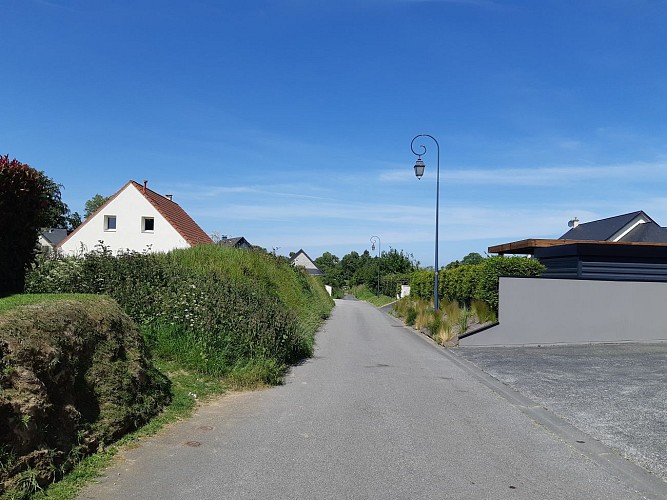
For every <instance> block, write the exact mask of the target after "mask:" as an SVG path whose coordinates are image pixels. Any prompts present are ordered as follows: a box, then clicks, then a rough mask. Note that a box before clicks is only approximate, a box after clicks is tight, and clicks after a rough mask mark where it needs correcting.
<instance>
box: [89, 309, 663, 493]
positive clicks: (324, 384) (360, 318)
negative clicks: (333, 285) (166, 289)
mask: <svg viewBox="0 0 667 500" xmlns="http://www.w3.org/2000/svg"><path fill="white" fill-rule="evenodd" d="M504 387H506V386H503V385H502V384H500V383H498V382H497V381H495V380H494V379H492V378H491V377H489V376H488V375H486V374H483V373H482V372H480V371H479V370H477V369H476V368H472V367H471V366H470V364H469V363H467V362H465V361H462V360H461V359H460V358H458V357H457V356H455V355H453V354H451V353H449V352H447V351H445V350H443V349H440V348H438V347H437V346H435V345H434V344H433V343H431V342H430V341H428V340H426V339H424V338H423V337H421V336H420V335H418V334H415V333H414V332H411V331H409V330H407V329H406V328H404V327H403V326H402V325H401V324H400V323H398V321H397V320H395V319H393V318H391V317H389V316H387V315H386V314H384V313H382V312H380V311H379V310H377V309H376V308H374V307H372V306H370V305H369V304H367V303H365V302H353V301H340V300H339V301H337V306H336V308H335V310H334V311H333V314H332V317H331V318H330V319H329V320H328V321H327V323H326V324H325V326H324V327H323V329H322V330H321V331H320V332H319V333H318V338H317V349H316V355H315V357H314V358H313V359H311V360H308V361H307V362H305V363H304V364H303V365H301V366H297V367H295V368H294V369H293V370H292V372H291V373H290V375H289V376H288V377H287V380H286V383H285V385H283V386H280V387H276V388H273V389H269V390H265V391H258V392H252V393H244V394H235V395H230V396H226V397H224V398H221V399H219V400H217V401H215V402H214V403H211V404H207V405H204V406H202V407H201V409H200V410H199V411H198V413H197V415H196V416H195V417H193V418H192V419H189V420H187V421H184V422H181V423H179V424H176V425H173V426H171V427H169V428H168V429H166V430H165V431H164V432H162V433H161V434H160V435H159V436H156V437H154V438H151V439H148V440H146V441H145V442H144V443H143V444H142V445H141V446H140V447H138V448H136V449H132V450H127V451H126V452H124V453H123V454H122V455H121V457H120V458H119V460H118V461H117V463H116V465H114V466H113V467H111V468H109V469H108V470H107V471H106V473H105V477H102V478H100V481H99V482H98V483H97V484H93V485H90V487H88V488H87V489H86V490H85V491H84V492H83V493H82V495H81V497H80V498H86V499H92V498H94V499H142V500H146V499H223V498H224V499H382V500H386V499H411V500H412V499H499V500H502V499H526V500H528V499H530V500H534V499H559V500H560V499H563V498H567V499H587V500H589V499H604V500H612V499H623V500H629V499H636V498H667V494H665V492H666V491H667V490H665V489H662V490H661V489H660V484H665V483H662V481H659V480H658V483H660V484H658V485H657V486H656V484H655V482H654V481H653V482H652V481H651V478H653V476H651V475H649V474H648V473H646V472H645V471H643V469H640V468H638V467H636V466H634V465H632V464H630V463H629V462H627V461H623V460H622V459H620V461H621V462H625V463H627V466H626V465H624V463H620V464H619V463H618V462H619V460H616V459H615V458H614V457H613V456H612V457H611V459H607V458H604V457H606V456H608V455H609V454H608V453H607V452H608V450H607V449H606V448H605V449H600V448H599V447H598V448H596V449H594V450H593V452H591V449H589V448H588V445H587V444H582V443H578V442H577V441H582V442H584V441H586V440H587V437H586V438H583V437H582V436H581V435H579V434H577V433H576V432H571V430H572V429H571V428H570V427H571V426H569V424H566V423H565V422H564V421H562V420H560V419H558V418H557V417H555V416H553V415H552V414H550V413H548V412H546V411H545V410H544V409H543V408H536V407H534V405H532V403H531V402H530V401H528V400H526V399H522V398H521V397H519V396H517V394H518V393H514V392H513V391H511V394H510V393H507V394H504V392H503V391H504ZM612 455H613V454H612ZM600 457H603V458H600ZM646 481H648V482H646ZM644 484H648V486H647V487H644V486H643V485H644Z"/></svg>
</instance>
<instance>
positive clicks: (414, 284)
mask: <svg viewBox="0 0 667 500" xmlns="http://www.w3.org/2000/svg"><path fill="white" fill-rule="evenodd" d="M434 281H435V274H434V272H433V271H429V270H420V271H415V272H413V273H412V274H411V275H410V282H409V284H410V295H412V296H413V297H415V298H417V299H421V300H427V301H428V300H433V284H434Z"/></svg>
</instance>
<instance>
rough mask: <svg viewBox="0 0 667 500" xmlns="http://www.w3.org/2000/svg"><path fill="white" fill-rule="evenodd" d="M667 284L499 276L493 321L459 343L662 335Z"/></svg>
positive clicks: (665, 334)
mask: <svg viewBox="0 0 667 500" xmlns="http://www.w3.org/2000/svg"><path fill="white" fill-rule="evenodd" d="M666 305H667V283H642V282H627V281H589V280H561V279H535V278H500V307H499V314H498V320H499V324H498V326H495V327H493V328H490V329H488V330H485V331H482V332H480V333H478V334H475V335H472V336H470V337H466V338H463V339H461V340H460V342H459V344H460V345H461V346H475V345H478V346H481V345H521V344H541V345H545V344H557V343H574V344H576V343H594V342H626V341H661V340H667V322H665V318H664V313H663V311H664V308H665V306H666Z"/></svg>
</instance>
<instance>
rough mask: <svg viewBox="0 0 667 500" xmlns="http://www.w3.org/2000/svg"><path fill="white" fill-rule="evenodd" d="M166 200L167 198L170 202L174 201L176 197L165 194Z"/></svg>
mask: <svg viewBox="0 0 667 500" xmlns="http://www.w3.org/2000/svg"><path fill="white" fill-rule="evenodd" d="M164 197H165V198H167V199H168V200H169V201H173V198H174V195H173V194H165V195H164Z"/></svg>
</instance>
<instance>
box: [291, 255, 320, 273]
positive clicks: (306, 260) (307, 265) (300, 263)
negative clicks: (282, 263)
mask: <svg viewBox="0 0 667 500" xmlns="http://www.w3.org/2000/svg"><path fill="white" fill-rule="evenodd" d="M290 263H291V264H292V265H293V266H294V267H303V268H304V269H305V270H306V272H307V273H308V274H310V275H312V276H322V275H324V273H323V272H322V270H321V269H320V268H319V267H317V265H316V264H315V262H314V261H313V259H311V258H310V257H308V254H307V253H306V252H304V251H303V250H299V251H298V252H297V253H295V254H294V256H293V257H292V258H291V259H290Z"/></svg>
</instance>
